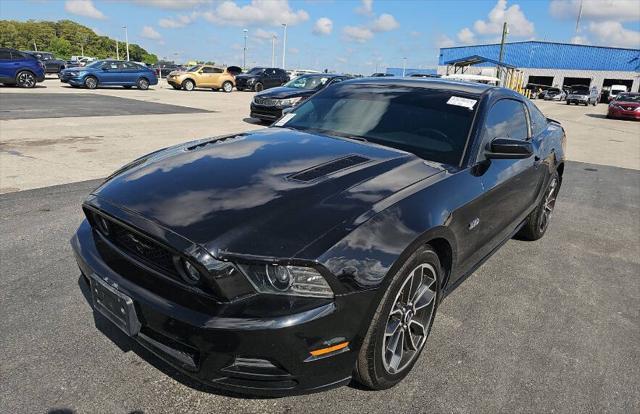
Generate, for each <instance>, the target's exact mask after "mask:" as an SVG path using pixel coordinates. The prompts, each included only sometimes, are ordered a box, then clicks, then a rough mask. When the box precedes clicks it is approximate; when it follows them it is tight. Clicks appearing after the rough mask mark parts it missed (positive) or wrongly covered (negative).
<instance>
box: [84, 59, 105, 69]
mask: <svg viewBox="0 0 640 414" xmlns="http://www.w3.org/2000/svg"><path fill="white" fill-rule="evenodd" d="M104 62H105V61H104V60H96V61H95V62H91V63H89V64H88V65H87V66H85V67H87V68H98V67H100V66H102V64H103V63H104Z"/></svg>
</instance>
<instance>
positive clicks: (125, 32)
mask: <svg viewBox="0 0 640 414" xmlns="http://www.w3.org/2000/svg"><path fill="white" fill-rule="evenodd" d="M122 28H123V29H124V40H125V41H126V42H127V61H129V32H128V30H127V26H122Z"/></svg>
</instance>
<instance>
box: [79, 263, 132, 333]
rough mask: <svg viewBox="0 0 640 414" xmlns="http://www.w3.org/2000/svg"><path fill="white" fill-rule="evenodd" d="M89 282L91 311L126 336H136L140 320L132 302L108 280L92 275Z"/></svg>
mask: <svg viewBox="0 0 640 414" xmlns="http://www.w3.org/2000/svg"><path fill="white" fill-rule="evenodd" d="M90 280H91V297H92V300H93V309H94V310H96V311H98V312H100V314H101V315H103V316H104V317H105V318H107V319H109V320H110V321H111V322H112V323H113V324H114V325H116V326H117V327H118V328H120V330H122V331H123V332H124V333H126V334H127V335H129V336H136V335H137V334H138V332H140V320H139V319H138V315H137V314H136V308H135V306H134V304H133V300H132V299H131V298H130V297H129V296H127V295H125V294H124V293H122V292H120V291H119V290H118V285H117V284H115V283H114V282H112V281H110V280H108V279H103V278H101V277H100V276H98V275H96V274H95V273H94V274H92V275H91V277H90Z"/></svg>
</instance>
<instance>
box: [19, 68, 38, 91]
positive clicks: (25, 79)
mask: <svg viewBox="0 0 640 414" xmlns="http://www.w3.org/2000/svg"><path fill="white" fill-rule="evenodd" d="M18 85H20V86H22V87H23V88H33V87H34V86H36V78H35V76H33V74H32V73H30V72H20V74H19V75H18Z"/></svg>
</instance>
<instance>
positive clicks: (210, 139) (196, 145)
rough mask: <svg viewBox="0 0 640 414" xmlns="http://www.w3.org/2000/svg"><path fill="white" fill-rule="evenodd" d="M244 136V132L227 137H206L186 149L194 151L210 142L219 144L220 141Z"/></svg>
mask: <svg viewBox="0 0 640 414" xmlns="http://www.w3.org/2000/svg"><path fill="white" fill-rule="evenodd" d="M242 136H244V134H239V135H229V136H226V137H217V138H205V139H203V140H200V141H197V143H196V144H194V145H191V146H190V147H187V148H186V150H187V151H193V150H196V149H199V148H202V147H206V146H207V145H209V144H217V143H218V142H224V141H229V140H231V139H235V138H240V137H242Z"/></svg>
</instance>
